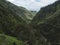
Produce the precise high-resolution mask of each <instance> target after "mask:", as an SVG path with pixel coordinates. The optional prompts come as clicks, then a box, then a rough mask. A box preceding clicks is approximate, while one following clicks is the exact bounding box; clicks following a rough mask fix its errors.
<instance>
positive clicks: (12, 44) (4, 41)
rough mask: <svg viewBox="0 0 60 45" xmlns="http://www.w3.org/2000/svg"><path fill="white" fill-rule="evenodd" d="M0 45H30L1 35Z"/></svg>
mask: <svg viewBox="0 0 60 45" xmlns="http://www.w3.org/2000/svg"><path fill="white" fill-rule="evenodd" d="M0 45H28V44H26V43H24V42H22V41H20V40H17V39H16V38H14V37H11V36H7V35H4V34H0Z"/></svg>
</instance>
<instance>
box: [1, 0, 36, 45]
mask: <svg viewBox="0 0 60 45" xmlns="http://www.w3.org/2000/svg"><path fill="white" fill-rule="evenodd" d="M31 18H32V17H31V13H29V11H28V10H26V9H25V8H23V7H18V6H16V5H14V4H12V3H10V2H8V1H6V0H0V33H1V34H6V35H10V36H12V37H16V38H17V39H18V40H22V41H23V42H25V43H29V44H30V45H31V44H34V41H35V39H33V38H35V36H33V35H34V31H33V30H34V29H33V28H32V27H30V26H29V25H28V24H27V23H29V21H30V20H31Z"/></svg>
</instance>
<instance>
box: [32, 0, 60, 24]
mask: <svg viewBox="0 0 60 45" xmlns="http://www.w3.org/2000/svg"><path fill="white" fill-rule="evenodd" d="M58 9H60V1H59V0H58V1H56V2H55V3H53V4H50V5H48V6H46V7H43V8H41V10H40V11H39V12H38V13H37V14H36V16H35V17H34V19H33V20H32V23H34V24H35V23H39V22H41V21H43V20H45V19H46V18H48V17H49V16H51V15H53V13H55V12H56V11H57V10H58Z"/></svg>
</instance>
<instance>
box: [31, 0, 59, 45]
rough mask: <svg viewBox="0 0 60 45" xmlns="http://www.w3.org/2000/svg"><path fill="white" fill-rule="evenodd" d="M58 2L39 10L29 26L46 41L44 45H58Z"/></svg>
mask: <svg viewBox="0 0 60 45" xmlns="http://www.w3.org/2000/svg"><path fill="white" fill-rule="evenodd" d="M59 19H60V0H58V1H56V2H55V3H53V4H51V5H48V6H46V7H43V8H41V10H40V11H39V12H38V13H37V15H36V16H35V17H34V19H33V20H32V22H31V23H30V25H32V26H33V28H34V29H36V30H37V33H39V34H42V35H43V36H44V37H45V39H46V41H45V42H46V43H45V44H46V45H60V20H59Z"/></svg>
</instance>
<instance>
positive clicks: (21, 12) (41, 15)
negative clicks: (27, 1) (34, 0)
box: [0, 0, 60, 45]
mask: <svg viewBox="0 0 60 45" xmlns="http://www.w3.org/2000/svg"><path fill="white" fill-rule="evenodd" d="M36 13H37V12H36V11H35V12H34V11H28V10H27V9H25V8H23V7H19V6H16V5H14V4H12V3H10V2H8V1H6V0H0V45H60V20H59V19H60V0H58V1H56V2H55V3H53V4H51V5H48V6H46V7H43V8H41V10H40V11H39V12H38V13H37V14H36ZM35 15H36V16H35ZM33 17H34V18H33ZM32 19H33V20H32ZM31 20H32V21H31Z"/></svg>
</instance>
